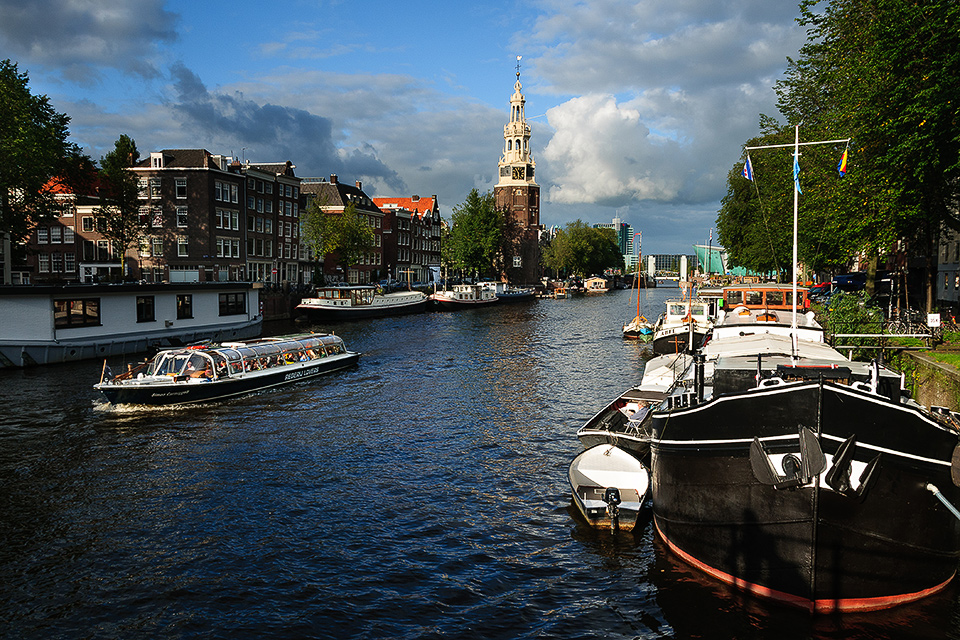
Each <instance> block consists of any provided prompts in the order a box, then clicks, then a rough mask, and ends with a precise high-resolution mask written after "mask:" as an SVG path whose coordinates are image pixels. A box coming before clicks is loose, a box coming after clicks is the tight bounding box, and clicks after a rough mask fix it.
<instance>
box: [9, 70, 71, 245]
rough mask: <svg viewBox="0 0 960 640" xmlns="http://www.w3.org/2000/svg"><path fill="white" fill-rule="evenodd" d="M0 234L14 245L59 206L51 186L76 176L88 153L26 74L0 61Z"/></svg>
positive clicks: (60, 114)
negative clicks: (35, 91) (69, 139)
mask: <svg viewBox="0 0 960 640" xmlns="http://www.w3.org/2000/svg"><path fill="white" fill-rule="evenodd" d="M0 113H2V114H3V116H2V117H0V236H3V237H4V239H6V240H9V241H10V242H11V243H12V245H13V246H14V247H16V246H17V245H18V244H19V243H21V242H23V241H24V240H25V239H26V238H27V236H28V235H29V234H30V232H31V230H32V229H33V227H34V226H35V225H36V224H37V223H38V222H42V221H45V220H49V219H51V218H52V217H53V216H55V215H56V214H57V213H58V210H59V206H58V204H57V202H56V200H55V199H54V194H53V193H52V191H51V189H50V187H49V184H50V181H51V179H53V178H65V179H68V180H69V179H70V178H72V177H76V176H77V175H78V173H79V172H78V169H80V168H82V165H83V160H84V159H85V157H84V156H83V154H82V153H80V149H79V147H77V146H76V145H75V144H73V143H70V142H67V137H68V136H69V134H70V132H69V130H68V128H67V125H68V124H69V123H70V118H69V117H68V116H66V115H65V114H62V113H58V112H57V111H56V110H55V109H54V108H53V107H52V106H51V105H50V100H49V98H47V96H35V95H33V94H31V93H30V88H29V78H28V76H27V74H26V73H25V72H24V73H19V71H18V70H17V65H16V64H14V63H12V62H11V61H10V60H3V61H2V62H0Z"/></svg>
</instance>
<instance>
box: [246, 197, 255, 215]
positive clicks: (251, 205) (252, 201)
mask: <svg viewBox="0 0 960 640" xmlns="http://www.w3.org/2000/svg"><path fill="white" fill-rule="evenodd" d="M256 207H257V199H256V198H254V197H253V196H247V209H249V210H250V211H253V210H254V209H255V208H256Z"/></svg>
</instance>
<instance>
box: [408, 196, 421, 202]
mask: <svg viewBox="0 0 960 640" xmlns="http://www.w3.org/2000/svg"><path fill="white" fill-rule="evenodd" d="M410 199H411V200H413V201H414V202H420V196H411V197H410Z"/></svg>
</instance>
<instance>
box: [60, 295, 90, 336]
mask: <svg viewBox="0 0 960 640" xmlns="http://www.w3.org/2000/svg"><path fill="white" fill-rule="evenodd" d="M99 325H100V298H83V299H79V300H54V301H53V326H54V327H55V328H57V329H65V328H70V327H91V326H99Z"/></svg>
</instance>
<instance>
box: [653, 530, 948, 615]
mask: <svg viewBox="0 0 960 640" xmlns="http://www.w3.org/2000/svg"><path fill="white" fill-rule="evenodd" d="M654 526H655V527H656V528H657V533H658V534H659V535H660V538H661V539H662V540H663V541H664V542H665V543H666V544H667V546H668V547H669V548H670V550H671V551H672V552H673V553H675V554H676V555H678V556H680V558H681V559H683V561H684V562H686V563H688V564H690V565H692V566H693V567H696V568H697V569H699V570H701V571H703V572H704V573H706V574H708V575H710V576H713V577H714V578H716V579H717V580H720V581H721V582H725V583H727V584H730V585H733V586H735V587H737V588H738V589H742V590H744V591H746V592H748V593H752V594H754V595H757V596H760V597H763V598H769V599H771V600H776V601H777V602H782V603H784V604H788V605H791V606H794V607H799V608H801V609H806V610H807V611H808V612H809V613H835V612H840V613H851V612H860V611H877V610H880V609H889V608H891V607H895V606H898V605H901V604H906V603H908V602H913V601H915V600H920V599H921V598H925V597H927V596H929V595H933V594H934V593H936V592H938V591H940V590H942V589H944V588H945V587H946V586H947V585H948V584H950V581H951V580H953V578H954V576H955V575H956V572H954V573H953V574H951V576H950V577H949V578H947V579H946V580H945V581H944V582H942V583H940V584H938V585H936V586H934V587H931V588H929V589H924V590H922V591H917V592H915V593H903V594H898V595H893V596H882V597H877V598H844V599H841V600H827V599H824V600H810V599H809V598H804V597H802V596H796V595H793V594H790V593H786V592H783V591H777V590H776V589H770V588H769V587H764V586H761V585H758V584H754V583H752V582H747V581H746V580H743V579H741V578H737V577H736V576H732V575H730V574H729V573H726V572H724V571H720V570H719V569H717V568H715V567H711V566H710V565H708V564H704V563H703V562H700V561H699V560H697V559H696V558H694V557H693V556H692V555H690V554H689V553H687V552H686V551H684V550H682V549H681V548H680V547H678V546H676V545H675V544H673V542H671V541H670V540H669V539H667V536H665V535H664V534H663V531H661V530H660V525H659V524H658V523H657V522H656V521H654Z"/></svg>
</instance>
